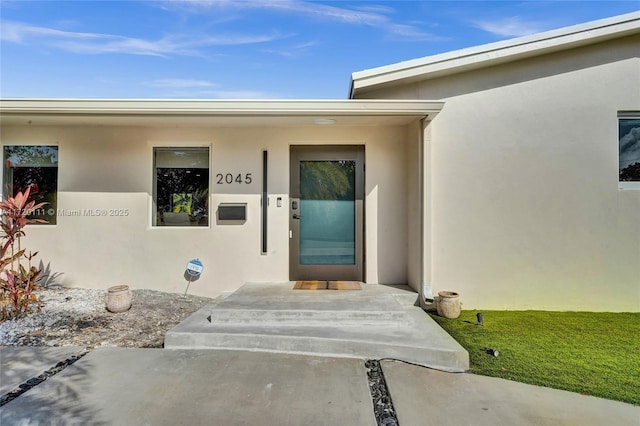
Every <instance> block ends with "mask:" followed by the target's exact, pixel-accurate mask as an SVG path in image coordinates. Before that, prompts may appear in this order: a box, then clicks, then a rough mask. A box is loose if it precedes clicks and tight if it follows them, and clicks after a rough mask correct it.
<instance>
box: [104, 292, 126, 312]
mask: <svg viewBox="0 0 640 426" xmlns="http://www.w3.org/2000/svg"><path fill="white" fill-rule="evenodd" d="M104 303H105V305H107V310H108V311H109V312H113V313H118V312H125V311H128V310H129V309H130V308H131V290H129V286H128V285H116V286H113V287H109V289H108V290H107V295H106V296H105V298H104Z"/></svg>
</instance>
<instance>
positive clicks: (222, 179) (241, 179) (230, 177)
mask: <svg viewBox="0 0 640 426" xmlns="http://www.w3.org/2000/svg"><path fill="white" fill-rule="evenodd" d="M251 182H253V179H252V178H251V173H244V174H243V173H238V174H235V173H225V174H223V173H218V174H216V183H217V184H218V185H224V184H227V185H231V184H233V183H240V184H242V183H244V184H246V185H249V184H250V183H251Z"/></svg>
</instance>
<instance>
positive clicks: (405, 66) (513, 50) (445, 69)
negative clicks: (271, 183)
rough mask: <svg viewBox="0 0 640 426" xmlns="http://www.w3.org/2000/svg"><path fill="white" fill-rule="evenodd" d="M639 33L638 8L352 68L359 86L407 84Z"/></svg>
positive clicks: (357, 88) (352, 89)
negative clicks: (358, 69)
mask: <svg viewBox="0 0 640 426" xmlns="http://www.w3.org/2000/svg"><path fill="white" fill-rule="evenodd" d="M635 34H640V12H634V13H628V14H625V15H620V16H615V17H612V18H607V19H601V20H598V21H592V22H588V23H585V24H580V25H574V26H570V27H565V28H561V29H558V30H553V31H547V32H543V33H538V34H533V35H530V36H525V37H518V38H514V39H510V40H505V41H500V42H496V43H490V44H484V45H480V46H475V47H470V48H466V49H461V50H454V51H451V52H447V53H442V54H438V55H433V56H427V57H423V58H418V59H414V60H410V61H405V62H399V63H396V64H391V65H387V66H383V67H378V68H372V69H368V70H364V71H359V72H354V73H353V74H352V75H351V87H350V93H349V97H350V98H354V97H355V95H356V92H358V91H360V90H372V89H377V88H380V87H382V86H393V85H398V84H406V83H411V82H414V81H419V80H427V79H431V78H437V77H440V76H443V75H450V74H456V73H460V72H465V71H470V70H473V69H478V68H484V67H488V66H492V65H497V64H501V63H506V62H512V61H516V60H520V59H525V58H530V57H534V56H539V55H542V54H548V53H553V52H558V51H562V50H568V49H574V48H576V47H581V46H586V45H590V44H595V43H600V42H604V41H607V40H612V39H616V38H621V37H627V36H631V35H635Z"/></svg>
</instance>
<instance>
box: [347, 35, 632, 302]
mask: <svg viewBox="0 0 640 426" xmlns="http://www.w3.org/2000/svg"><path fill="white" fill-rule="evenodd" d="M355 95H356V97H357V98H363V99H366V98H376V99H437V100H442V101H444V102H445V107H444V108H443V110H442V112H441V113H440V114H439V115H438V116H437V117H436V118H435V119H434V120H433V122H432V124H431V126H430V129H429V132H428V133H429V135H430V136H429V138H428V140H427V143H426V144H425V146H426V147H427V148H428V149H430V152H428V153H427V155H426V157H425V163H426V165H427V168H426V170H427V176H428V177H429V179H430V181H429V182H428V183H427V187H426V191H425V193H426V196H427V197H428V198H429V199H430V200H429V204H428V210H430V214H431V218H430V220H429V219H427V220H426V221H425V223H430V224H431V227H430V229H429V230H428V232H429V233H430V241H426V249H425V250H427V251H429V250H430V251H431V253H430V254H428V255H426V256H425V257H424V259H425V265H426V266H425V268H424V270H425V276H424V281H425V283H426V284H427V285H429V286H431V289H432V291H433V293H434V294H435V293H437V291H440V290H455V291H458V292H460V293H461V295H462V296H461V297H462V300H463V303H464V307H465V308H467V309H471V308H482V309H494V308H495V309H553V310H608V311H638V310H640V190H623V189H620V188H619V185H618V113H619V112H620V111H638V110H640V36H638V35H634V36H629V37H622V38H618V39H616V40H611V41H606V42H602V43H597V44H593V45H589V46H583V47H579V48H573V49H570V50H565V51H559V52H555V53H550V54H545V55H539V56H536V57H534V58H530V59H522V60H517V61H513V62H508V63H503V64H499V65H493V66H489V67H485V68H479V69H475V70H471V71H465V72H461V73H454V72H452V73H451V74H450V75H439V76H436V77H433V78H431V76H429V75H428V74H427V75H425V76H424V77H423V79H422V80H420V81H410V82H402V81H399V82H395V83H389V84H386V85H381V86H377V87H376V86H374V87H371V88H367V87H363V88H361V89H358V90H357V91H356V92H355Z"/></svg>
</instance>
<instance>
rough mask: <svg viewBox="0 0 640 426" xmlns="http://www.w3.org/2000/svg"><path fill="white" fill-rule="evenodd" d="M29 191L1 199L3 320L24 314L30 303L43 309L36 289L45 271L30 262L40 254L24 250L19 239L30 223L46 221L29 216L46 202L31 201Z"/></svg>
mask: <svg viewBox="0 0 640 426" xmlns="http://www.w3.org/2000/svg"><path fill="white" fill-rule="evenodd" d="M29 192H30V188H27V190H26V191H25V192H24V193H22V192H18V193H17V194H16V196H15V197H7V200H6V201H2V202H0V210H1V218H0V227H1V228H2V235H1V236H0V320H6V319H13V318H17V317H20V316H22V315H25V314H27V313H28V312H29V308H30V306H31V305H36V306H37V308H38V310H40V301H39V300H38V296H37V295H36V294H35V290H37V288H38V285H37V283H36V280H37V279H38V276H39V275H40V273H41V271H42V270H41V269H40V268H38V267H36V266H33V265H32V264H31V262H32V260H33V258H34V257H35V256H36V255H37V254H38V253H37V252H36V253H31V252H27V251H26V250H25V249H23V248H22V247H21V244H20V239H21V238H22V237H23V236H24V235H25V233H24V227H25V226H26V225H27V224H29V223H46V221H44V220H42V219H29V218H27V216H28V215H29V214H31V213H32V212H33V211H34V210H36V209H39V208H42V206H44V205H45V204H46V203H39V204H36V203H35V201H29ZM25 264H26V265H25Z"/></svg>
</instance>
